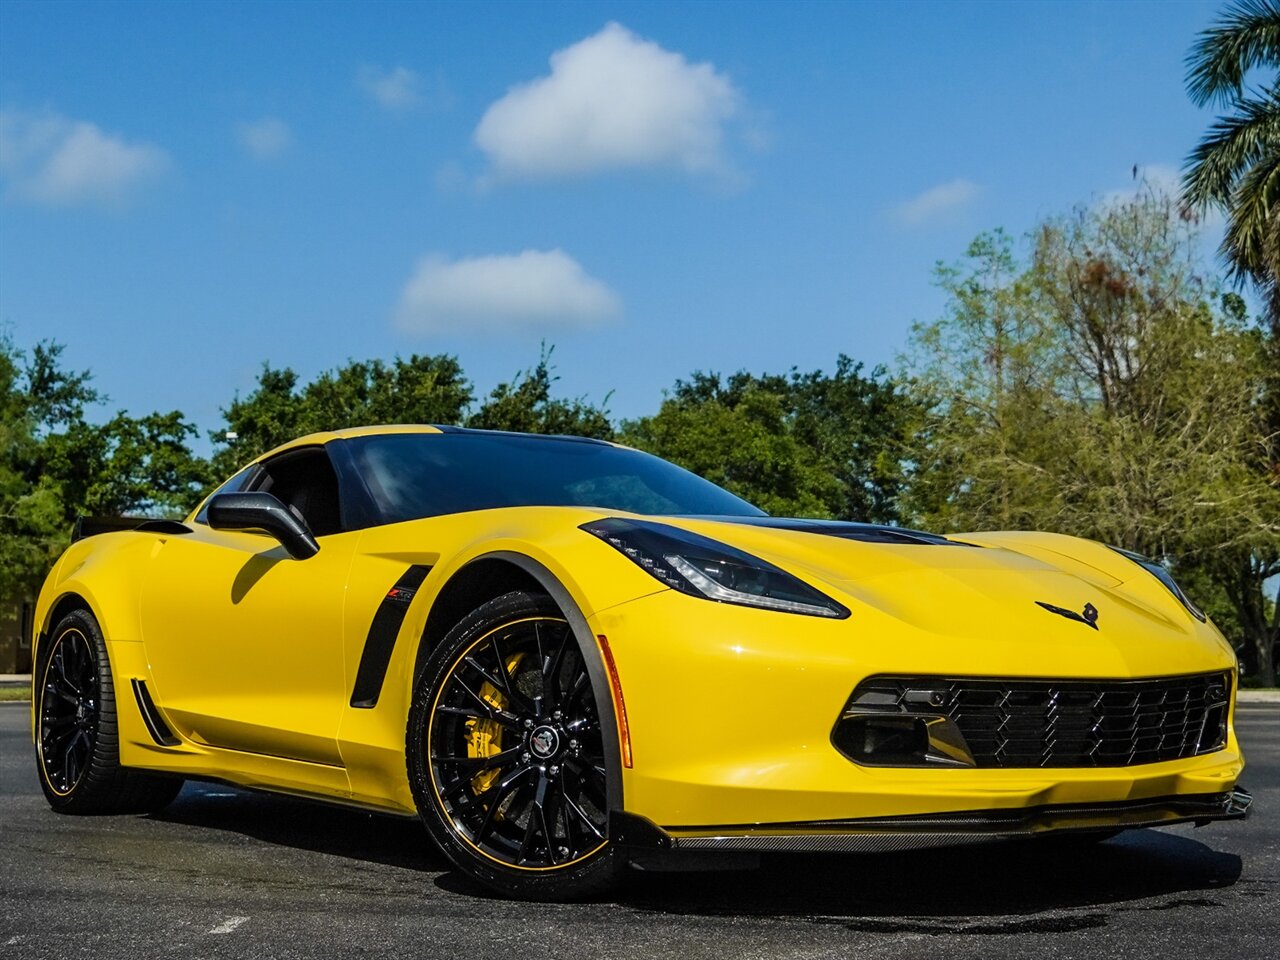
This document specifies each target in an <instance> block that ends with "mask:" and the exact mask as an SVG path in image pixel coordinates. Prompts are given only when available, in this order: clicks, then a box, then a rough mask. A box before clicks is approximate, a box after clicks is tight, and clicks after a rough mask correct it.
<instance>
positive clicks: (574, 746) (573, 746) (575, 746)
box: [569, 740, 578, 750]
mask: <svg viewBox="0 0 1280 960" xmlns="http://www.w3.org/2000/svg"><path fill="white" fill-rule="evenodd" d="M569 749H570V750H577V749H578V741H577V740H570V741H569Z"/></svg>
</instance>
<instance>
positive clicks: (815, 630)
mask: <svg viewBox="0 0 1280 960" xmlns="http://www.w3.org/2000/svg"><path fill="white" fill-rule="evenodd" d="M1055 619H1060V618H1055ZM588 622H589V624H590V626H591V628H592V631H593V632H594V633H597V634H601V635H604V636H607V637H608V638H609V642H610V646H611V648H612V652H613V655H614V658H615V660H616V662H617V669H618V675H619V677H620V679H621V686H622V688H623V694H624V700H625V703H626V710H627V716H628V721H629V729H630V746H631V752H632V755H633V757H634V767H631V768H626V769H624V770H623V776H622V781H623V809H624V810H625V811H626V812H628V813H632V814H636V815H638V816H641V817H644V818H646V819H647V820H649V821H650V822H652V823H655V824H658V825H660V826H661V827H662V828H663V829H664V830H665V831H666V832H668V833H669V834H670V835H672V836H679V835H684V834H688V833H689V832H690V831H696V830H699V829H702V828H703V825H718V824H748V825H750V824H794V823H806V824H816V823H823V824H826V823H847V822H853V821H864V820H866V821H872V822H879V821H881V820H884V819H887V818H897V817H912V816H915V817H927V816H950V815H952V814H958V813H961V812H965V811H1003V812H1004V813H1005V814H1007V815H1009V816H1016V815H1021V813H1022V812H1024V811H1026V810H1039V809H1044V808H1055V809H1056V808H1058V807H1067V806H1071V807H1076V806H1078V805H1103V806H1108V807H1110V806H1115V805H1122V804H1129V803H1133V804H1138V803H1142V802H1147V803H1154V802H1156V801H1158V800H1159V799H1160V798H1178V797H1203V796H1215V795H1223V794H1228V793H1230V791H1231V790H1232V789H1233V788H1234V787H1235V785H1236V783H1237V781H1238V780H1239V778H1240V775H1241V773H1242V771H1243V769H1244V759H1243V757H1242V756H1241V753H1240V747H1239V743H1238V741H1237V739H1236V736H1235V733H1234V730H1233V729H1232V724H1233V719H1234V718H1233V717H1232V716H1231V715H1230V714H1229V715H1228V728H1227V738H1226V742H1225V744H1224V745H1223V746H1222V748H1221V749H1217V750H1214V751H1212V752H1209V753H1204V754H1200V755H1198V756H1188V757H1185V758H1182V759H1176V760H1165V761H1160V762H1152V763H1139V764H1134V765H1131V766H1105V767H1056V766H1055V767H1006V768H991V767H987V768H974V767H957V766H946V767H939V766H936V765H931V766H928V767H872V766H867V765H862V764H859V763H855V762H853V761H852V760H850V759H849V758H848V757H846V756H844V755H842V754H841V753H840V752H839V751H838V750H837V748H836V746H835V745H833V743H832V740H831V731H832V727H833V724H834V723H835V722H836V720H837V719H838V718H839V717H840V716H841V715H842V713H843V712H844V711H845V710H846V707H847V705H848V702H849V698H850V694H851V692H852V691H854V690H856V689H857V688H858V686H859V684H860V683H862V682H863V681H865V680H866V679H867V678H869V677H875V676H887V675H893V676H930V675H932V676H947V675H953V676H963V677H984V676H985V677H993V678H1013V679H1018V678H1030V679H1035V678H1045V677H1047V678H1056V677H1073V678H1080V679H1101V680H1117V679H1118V680H1127V679H1131V678H1132V679H1142V678H1150V677H1162V676H1163V677H1169V676H1183V675H1191V674H1202V673H1209V672H1212V671H1222V672H1225V671H1227V670H1229V669H1230V668H1231V665H1232V664H1231V660H1230V653H1229V652H1228V651H1225V649H1224V650H1219V649H1218V647H1219V646H1221V644H1219V643H1217V641H1213V642H1210V641H1211V640H1212V638H1209V637H1205V638H1201V639H1202V640H1203V642H1202V643H1192V642H1191V641H1190V640H1187V641H1186V642H1185V643H1183V644H1181V645H1179V644H1176V643H1164V642H1156V641H1157V640H1158V639H1159V638H1154V639H1151V638H1147V639H1143V638H1141V637H1139V638H1136V639H1131V640H1130V641H1128V642H1126V643H1125V644H1119V643H1116V644H1114V645H1113V647H1114V649H1110V651H1109V652H1108V650H1107V649H1105V648H1102V647H1099V646H1097V644H1099V643H1100V642H1101V641H1100V640H1098V639H1097V638H1093V637H1092V636H1091V634H1092V631H1088V630H1083V629H1082V630H1080V631H1078V632H1079V633H1080V634H1082V635H1083V634H1089V636H1082V637H1076V636H1075V635H1074V634H1072V635H1071V639H1072V640H1073V641H1074V642H1073V643H1072V644H1070V645H1054V646H1047V645H1045V644H1042V643H1031V642H1028V641H1027V640H1026V638H1025V637H1021V636H1014V635H1012V634H1010V635H1006V633H1007V632H1006V631H1002V630H1000V629H997V627H998V625H996V626H993V628H992V634H993V635H992V638H990V639H989V640H983V641H982V642H978V641H973V642H966V643H960V642H955V641H954V640H952V641H951V642H942V640H945V639H947V638H942V639H940V638H938V637H933V636H930V635H928V634H926V633H924V632H922V631H919V630H916V629H914V628H912V627H910V626H909V625H908V624H905V623H904V622H898V623H896V624H892V623H889V622H884V620H883V618H882V617H881V616H880V615H879V614H877V613H876V611H875V610H874V609H871V608H867V609H864V610H861V612H860V613H859V616H858V618H857V622H852V623H851V622H850V621H831V620H824V619H821V618H816V617H801V616H794V615H789V614H781V613H770V612H768V611H758V610H751V609H749V608H745V607H733V606H732V605H728V604H716V603H711V602H708V601H705V600H699V599H696V598H691V597H686V596H684V595H683V594H678V593H676V592H675V591H665V592H662V593H659V594H656V595H653V596H649V597H645V598H642V599H639V600H635V601H630V602H627V603H623V604H619V605H617V606H614V607H610V608H607V609H604V610H600V611H598V612H596V613H595V614H594V615H593V616H592V617H591V618H590V619H589V621H588ZM1065 622H1066V621H1064V623H1065ZM1089 642H1092V643H1093V644H1094V646H1093V647H1092V648H1086V647H1085V644H1087V643H1089ZM1006 825H1007V824H1006Z"/></svg>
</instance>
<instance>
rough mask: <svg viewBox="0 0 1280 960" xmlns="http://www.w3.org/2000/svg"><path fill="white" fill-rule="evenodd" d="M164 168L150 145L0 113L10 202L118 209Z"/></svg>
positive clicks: (0, 153)
mask: <svg viewBox="0 0 1280 960" xmlns="http://www.w3.org/2000/svg"><path fill="white" fill-rule="evenodd" d="M169 166H170V161H169V155H168V154H167V153H165V152H164V151H163V150H162V149H160V148H159V147H158V146H156V145H155V144H151V143H141V142H137V143H130V142H127V141H126V140H124V139H123V138H121V137H119V136H115V135H113V134H109V133H106V132H104V131H103V130H102V129H101V128H100V127H98V126H97V125H95V124H92V123H89V122H87V121H84V120H72V119H70V118H68V117H64V116H61V115H60V114H56V113H52V112H46V113H40V114H32V113H25V112H22V111H16V110H4V111H0V179H3V180H4V182H5V195H6V196H8V197H12V198H14V199H19V200H26V201H29V202H32V203H42V204H49V205H53V206H73V205H76V204H83V203H99V204H108V205H110V204H120V203H123V202H124V201H125V200H127V199H128V198H129V196H130V195H131V194H132V193H133V192H134V190H135V189H137V188H138V187H139V186H140V185H141V184H142V183H144V182H145V181H147V180H150V179H153V178H154V177H156V176H157V175H159V174H161V173H163V172H164V171H165V170H166V169H168V168H169Z"/></svg>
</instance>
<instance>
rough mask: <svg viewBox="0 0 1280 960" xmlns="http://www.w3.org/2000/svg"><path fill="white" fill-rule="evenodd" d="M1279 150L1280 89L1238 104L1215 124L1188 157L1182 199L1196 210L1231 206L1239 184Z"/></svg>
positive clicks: (1272, 88) (1271, 89)
mask: <svg viewBox="0 0 1280 960" xmlns="http://www.w3.org/2000/svg"><path fill="white" fill-rule="evenodd" d="M1277 147H1280V87H1277V86H1272V87H1271V88H1269V89H1267V90H1265V91H1263V93H1262V94H1261V95H1260V96H1259V97H1257V98H1252V99H1243V100H1240V101H1238V102H1237V104H1236V111H1235V113H1233V114H1230V115H1228V116H1224V117H1219V118H1218V119H1217V120H1216V121H1214V123H1213V126H1211V127H1210V128H1209V132H1208V133H1207V134H1206V135H1205V136H1204V138H1203V139H1202V140H1201V141H1200V142H1199V143H1198V144H1197V145H1196V148H1195V150H1193V151H1192V152H1191V155H1190V156H1189V157H1188V158H1187V163H1186V172H1185V173H1184V174H1183V180H1182V184H1183V187H1182V188H1183V198H1184V199H1185V200H1186V202H1187V203H1188V204H1190V205H1192V206H1194V207H1204V206H1208V205H1210V204H1214V205H1217V206H1221V207H1227V206H1229V205H1230V204H1231V203H1232V201H1233V198H1234V196H1235V193H1236V185H1237V183H1238V182H1239V181H1240V179H1241V178H1242V177H1244V176H1245V175H1246V173H1247V172H1248V170H1249V168H1250V167H1251V166H1252V165H1253V164H1254V163H1256V162H1257V161H1258V159H1259V158H1260V157H1262V156H1264V155H1265V154H1267V153H1268V152H1270V151H1273V150H1275V149H1276V148H1277Z"/></svg>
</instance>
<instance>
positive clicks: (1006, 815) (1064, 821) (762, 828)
mask: <svg viewBox="0 0 1280 960" xmlns="http://www.w3.org/2000/svg"><path fill="white" fill-rule="evenodd" d="M1252 802H1253V798H1252V797H1251V796H1250V794H1249V792H1248V791H1247V790H1245V789H1244V788H1242V787H1239V786H1237V787H1235V788H1234V789H1232V790H1231V791H1229V792H1227V793H1208V794H1204V793H1202V794H1183V795H1175V796H1171V797H1153V798H1151V799H1145V800H1121V801H1116V802H1113V803H1067V804H1048V805H1043V806H1035V807H1021V808H1014V809H998V810H972V811H961V812H956V813H933V814H912V815H910V816H901V817H868V818H861V819H855V820H815V821H805V822H800V823H750V824H729V825H714V826H688V827H686V826H679V827H667V828H661V827H656V828H654V829H656V830H658V832H659V835H660V836H662V837H665V838H666V839H667V841H668V842H669V843H670V845H671V847H673V848H676V849H714V850H808V851H827V852H833V853H835V852H848V853H855V852H858V853H871V852H877V851H884V850H909V849H923V848H929V847H945V846H951V845H955V844H963V843H975V842H982V841H987V840H996V839H1002V838H1010V837H1035V836H1047V835H1054V834H1060V833H1067V834H1070V833H1099V832H1104V831H1112V830H1130V829H1135V828H1141V827H1164V826H1170V825H1172V824H1177V823H1194V824H1195V825H1196V826H1202V825H1204V824H1206V823H1211V822H1213V821H1216V820H1243V819H1245V818H1246V817H1247V816H1248V814H1249V806H1250V804H1251V803H1252ZM691 834H692V835H691ZM643 845H644V846H646V847H652V846H653V845H654V838H653V837H652V836H644V843H643Z"/></svg>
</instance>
